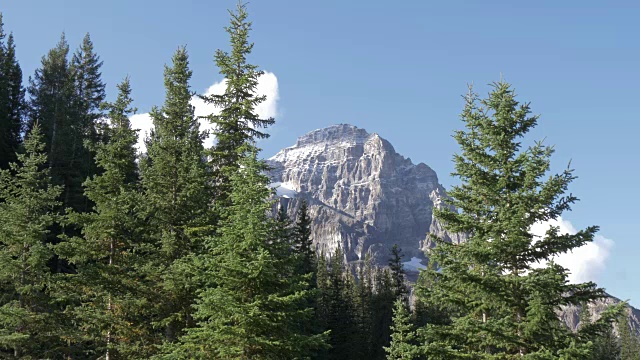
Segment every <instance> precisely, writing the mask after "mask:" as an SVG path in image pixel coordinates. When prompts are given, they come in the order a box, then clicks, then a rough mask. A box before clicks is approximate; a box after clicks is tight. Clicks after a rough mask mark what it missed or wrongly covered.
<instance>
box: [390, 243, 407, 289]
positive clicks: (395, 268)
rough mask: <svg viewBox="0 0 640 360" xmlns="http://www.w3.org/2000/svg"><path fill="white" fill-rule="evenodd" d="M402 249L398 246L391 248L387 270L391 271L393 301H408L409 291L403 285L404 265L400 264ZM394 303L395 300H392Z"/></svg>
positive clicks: (404, 284)
mask: <svg viewBox="0 0 640 360" xmlns="http://www.w3.org/2000/svg"><path fill="white" fill-rule="evenodd" d="M402 258H403V254H402V249H400V247H399V246H398V244H394V245H393V247H392V248H391V258H390V259H389V270H391V286H392V288H393V296H394V298H395V299H405V301H408V296H409V289H408V288H407V285H406V283H405V281H406V279H405V271H404V264H403V263H402ZM394 302H395V300H394Z"/></svg>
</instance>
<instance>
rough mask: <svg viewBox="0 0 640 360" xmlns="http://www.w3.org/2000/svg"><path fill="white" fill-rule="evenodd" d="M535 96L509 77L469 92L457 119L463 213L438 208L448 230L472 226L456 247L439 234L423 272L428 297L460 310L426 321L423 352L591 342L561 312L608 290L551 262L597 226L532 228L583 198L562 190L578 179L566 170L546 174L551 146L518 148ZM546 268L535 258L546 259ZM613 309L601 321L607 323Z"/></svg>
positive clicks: (456, 201)
mask: <svg viewBox="0 0 640 360" xmlns="http://www.w3.org/2000/svg"><path fill="white" fill-rule="evenodd" d="M530 111H531V110H530V108H529V104H519V103H518V102H517V101H516V99H515V94H514V91H513V89H512V88H511V87H510V85H509V84H507V83H505V82H502V81H501V82H499V83H494V84H493V91H492V92H491V93H490V94H489V96H488V98H486V99H483V100H479V99H478V98H477V96H476V95H475V94H474V93H473V92H472V91H470V92H469V95H468V96H467V97H466V105H465V108H464V111H463V112H462V115H461V118H462V121H463V122H464V123H465V125H466V130H463V131H457V132H456V134H455V136H454V137H455V139H456V140H457V141H458V143H459V144H460V146H461V153H460V154H457V155H455V157H454V162H455V173H454V175H455V176H458V177H459V178H460V179H461V182H462V184H461V185H459V186H455V187H453V189H452V190H451V191H450V192H449V195H451V197H452V200H451V201H450V203H451V204H452V205H454V206H455V207H456V208H458V209H460V210H461V212H460V213H458V212H455V211H452V210H448V209H443V210H436V211H435V216H436V218H437V219H439V220H440V221H441V222H442V223H443V224H446V225H445V227H446V229H447V230H448V231H451V232H459V233H466V234H469V235H470V236H469V239H468V241H467V242H465V243H462V244H460V245H456V244H451V243H447V242H444V241H441V240H439V239H436V243H437V245H436V247H435V248H434V249H433V251H432V252H431V254H430V255H431V260H432V261H435V262H436V263H437V264H438V266H439V267H440V268H439V269H438V270H437V271H427V272H426V276H428V277H430V278H431V279H432V280H433V282H432V283H433V286H432V288H431V289H430V290H428V292H429V297H431V298H432V299H433V300H434V301H436V302H438V303H440V304H442V305H443V306H445V307H450V308H455V309H456V312H455V313H452V314H451V321H452V322H451V324H450V325H439V326H429V325H428V326H427V327H426V328H425V329H424V331H423V333H424V335H425V336H426V338H425V339H424V341H425V342H426V343H427V345H426V346H425V350H426V351H427V355H428V356H430V358H434V359H457V358H469V357H471V358H478V359H508V358H530V359H552V358H562V359H581V358H585V357H586V356H588V355H589V348H590V344H589V343H588V342H585V341H581V337H580V336H579V334H574V333H572V332H571V331H570V330H569V329H567V328H566V327H565V326H563V325H562V324H561V323H560V321H559V320H558V318H557V315H556V311H557V310H558V308H559V306H560V305H577V304H579V303H580V302H582V301H591V300H594V299H599V298H602V297H604V296H605V293H604V291H603V290H602V289H599V288H597V287H596V286H595V284H593V283H584V284H569V283H568V281H567V270H566V269H564V268H563V267H561V266H559V265H557V264H556V263H554V262H553V261H552V259H553V258H554V256H556V255H558V254H562V253H565V252H567V251H570V250H571V249H574V248H576V247H579V246H582V245H584V244H586V243H588V242H590V241H592V240H593V236H594V234H595V232H596V231H597V227H595V226H593V227H589V228H587V229H585V230H582V231H579V232H578V233H577V234H575V235H571V234H561V233H560V230H559V228H558V227H553V226H551V227H550V228H549V229H548V231H547V232H546V234H545V235H544V236H543V237H541V238H536V237H534V235H533V234H531V232H530V228H531V226H532V225H533V224H535V223H537V222H543V221H547V220H553V219H556V218H558V216H560V215H561V214H562V212H563V211H566V210H569V209H570V206H571V204H573V203H574V202H575V201H576V200H577V199H576V198H575V197H574V196H573V195H568V196H565V195H563V194H564V192H565V191H566V190H567V187H568V185H569V183H571V181H572V180H573V179H574V178H575V176H574V175H573V172H572V171H571V170H569V169H567V170H565V171H564V172H562V173H561V174H558V175H553V176H551V177H549V178H548V179H547V180H546V181H543V177H544V176H545V174H546V173H547V171H548V170H549V167H550V156H551V154H552V153H553V149H552V148H551V147H547V146H544V145H543V144H542V143H536V144H535V145H533V146H531V147H529V148H527V149H526V150H521V143H520V138H522V137H524V135H525V134H526V133H527V132H528V131H529V130H531V129H532V128H533V127H534V126H535V125H536V123H537V120H538V117H537V116H530ZM545 262H546V265H544V266H542V267H535V266H534V265H535V264H539V263H543V264H544V263H545ZM611 316H612V312H611V311H610V312H608V313H607V314H605V316H603V318H602V319H601V320H599V321H602V322H604V321H608V320H609V319H610V318H611Z"/></svg>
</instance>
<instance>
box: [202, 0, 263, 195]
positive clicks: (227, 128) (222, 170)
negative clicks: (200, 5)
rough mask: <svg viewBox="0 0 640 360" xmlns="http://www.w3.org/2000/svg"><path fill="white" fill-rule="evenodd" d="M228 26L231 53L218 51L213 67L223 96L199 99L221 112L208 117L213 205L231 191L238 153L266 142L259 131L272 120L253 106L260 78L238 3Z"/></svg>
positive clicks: (258, 98) (247, 24)
mask: <svg viewBox="0 0 640 360" xmlns="http://www.w3.org/2000/svg"><path fill="white" fill-rule="evenodd" d="M229 14H230V15H231V24H230V25H229V26H227V27H225V30H226V31H227V33H228V34H229V37H230V44H231V52H225V51H222V50H218V51H217V52H216V54H215V62H216V65H217V66H218V67H219V68H220V74H221V75H222V76H224V78H225V80H226V82H225V84H226V88H225V92H224V94H222V95H215V94H213V95H209V96H202V99H203V100H204V101H205V102H206V103H209V104H213V105H215V106H216V107H217V108H219V109H220V113H219V114H212V115H210V116H208V119H209V121H211V123H213V124H214V125H215V126H214V130H213V133H214V134H215V136H216V144H215V145H214V147H213V149H212V151H211V153H210V157H211V164H212V165H213V181H214V184H215V185H216V197H215V199H216V201H218V202H220V203H222V202H226V201H227V199H228V196H229V193H230V191H231V185H230V181H229V179H230V176H232V175H233V174H234V173H235V170H236V169H237V167H238V164H239V156H240V155H239V153H238V149H239V147H240V146H242V145H244V144H245V142H247V141H253V140H257V139H263V138H267V137H268V136H269V135H268V134H267V133H265V132H263V131H262V129H264V128H266V127H268V126H269V125H272V124H273V123H274V122H275V121H274V119H272V118H269V119H261V118H260V117H259V116H258V114H256V112H255V108H256V106H258V104H260V103H262V102H263V101H264V100H265V99H266V97H265V96H259V95H257V94H256V89H257V86H258V78H259V77H260V76H261V75H262V74H263V72H262V71H259V70H258V67H257V66H256V65H252V64H249V63H248V62H247V57H248V56H249V55H250V54H251V50H252V49H253V44H252V43H249V32H250V31H251V22H249V21H247V16H248V15H247V11H246V5H244V4H242V3H238V6H237V9H236V12H232V11H229Z"/></svg>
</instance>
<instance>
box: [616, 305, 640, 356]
mask: <svg viewBox="0 0 640 360" xmlns="http://www.w3.org/2000/svg"><path fill="white" fill-rule="evenodd" d="M630 311H631V309H625V311H624V312H623V313H622V314H621V315H620V318H619V319H618V334H619V336H620V360H640V337H639V336H638V333H637V332H636V331H637V330H636V329H633V328H632V327H631V324H630V323H629V312H630Z"/></svg>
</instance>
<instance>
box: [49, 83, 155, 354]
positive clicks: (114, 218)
mask: <svg viewBox="0 0 640 360" xmlns="http://www.w3.org/2000/svg"><path fill="white" fill-rule="evenodd" d="M118 90H119V94H118V98H117V99H116V101H115V102H113V103H106V104H103V108H105V109H108V110H109V113H108V119H109V122H110V125H109V126H108V127H106V128H105V129H104V131H105V135H107V139H108V141H106V142H103V143H97V144H94V145H93V146H94V149H93V150H95V153H96V163H97V165H98V167H99V169H100V170H101V173H100V174H99V175H96V176H94V177H93V178H91V179H89V180H87V181H86V182H85V184H84V187H85V194H86V196H87V198H88V199H89V200H90V201H91V202H92V203H93V204H94V207H93V212H90V213H71V214H69V215H68V218H69V219H68V221H70V222H72V223H74V224H77V225H78V226H80V227H82V234H81V236H77V237H73V238H70V239H68V241H65V242H62V243H61V244H59V245H58V246H57V247H56V252H57V253H58V254H59V256H60V257H62V258H64V259H66V260H67V261H69V263H71V264H73V265H74V267H75V269H76V272H75V273H73V274H68V275H66V279H65V280H66V281H65V284H64V286H62V288H61V289H60V290H61V291H64V292H66V293H67V294H72V295H71V296H73V297H74V300H75V302H74V304H77V305H74V306H71V307H69V308H67V311H69V312H70V313H71V314H70V316H72V319H73V322H74V324H75V325H74V326H73V329H69V330H68V331H69V332H75V334H74V335H75V338H73V340H74V341H76V342H80V343H82V342H85V343H87V344H89V346H90V349H91V351H90V352H89V353H88V354H87V353H85V354H84V356H87V355H91V356H94V357H95V356H101V355H102V356H104V358H105V359H113V358H143V357H147V356H148V353H147V352H145V350H146V349H145V345H144V344H145V342H149V341H150V339H149V338H150V334H149V331H148V329H149V327H148V326H147V325H146V323H147V322H148V319H146V318H144V317H143V316H144V314H145V309H146V308H147V307H148V306H149V304H148V303H147V300H148V298H149V297H150V296H148V295H147V294H145V293H144V292H143V291H144V290H145V289H146V286H145V276H144V268H145V267H146V265H147V264H146V262H147V261H148V259H147V258H145V257H144V255H145V254H148V253H149V249H148V246H147V244H145V243H144V242H143V241H141V240H142V239H144V236H143V234H142V232H141V229H142V227H143V224H142V221H141V220H142V217H141V216H140V205H141V203H142V197H141V194H140V192H139V189H138V173H137V168H136V149H135V144H136V142H137V133H136V132H137V131H136V130H132V129H131V124H130V122H129V116H130V115H132V114H133V113H134V112H135V109H134V108H132V107H131V104H132V99H131V96H130V95H131V87H130V85H129V79H128V78H126V79H125V80H124V81H123V82H122V83H121V84H119V85H118ZM74 330H75V331H74Z"/></svg>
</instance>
